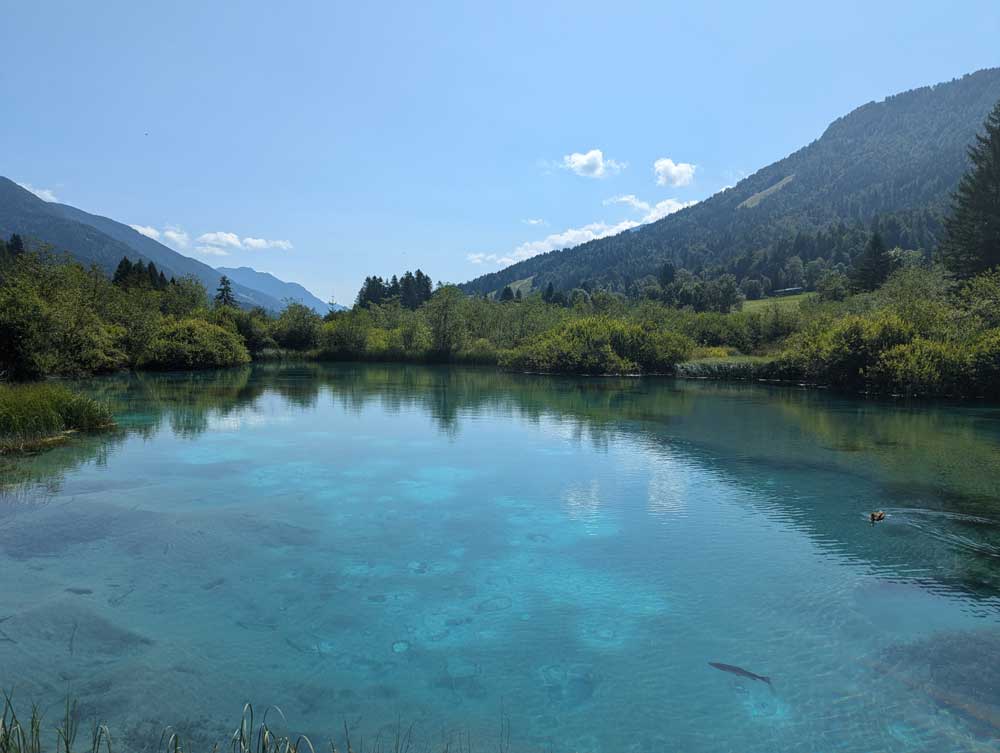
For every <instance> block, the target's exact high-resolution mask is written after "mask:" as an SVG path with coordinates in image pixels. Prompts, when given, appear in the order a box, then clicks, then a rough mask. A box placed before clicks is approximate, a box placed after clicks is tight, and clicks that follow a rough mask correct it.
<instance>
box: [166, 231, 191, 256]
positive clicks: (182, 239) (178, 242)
mask: <svg viewBox="0 0 1000 753" xmlns="http://www.w3.org/2000/svg"><path fill="white" fill-rule="evenodd" d="M163 240H164V242H165V243H166V244H167V245H168V246H173V247H174V248H176V249H177V250H179V251H182V250H184V249H186V248H187V247H188V246H190V245H191V236H189V235H188V234H187V233H186V232H184V231H183V230H182V229H181V228H179V227H177V226H176V225H167V226H166V227H165V228H164V229H163Z"/></svg>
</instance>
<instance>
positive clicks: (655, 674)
mask: <svg viewBox="0 0 1000 753" xmlns="http://www.w3.org/2000/svg"><path fill="white" fill-rule="evenodd" d="M82 386H83V387H84V389H86V391H88V392H89V393H90V394H93V395H95V396H97V397H99V398H101V399H103V400H107V401H109V402H110V403H111V404H112V406H113V407H114V410H115V412H116V415H117V417H118V421H119V424H120V430H118V431H116V432H115V433H113V434H111V435H104V436H87V437H80V438H77V439H75V440H74V441H72V442H71V443H69V444H67V445H64V446H62V447H58V448H56V449H54V450H52V451H50V452H47V453H44V454H41V455H37V456H33V457H29V458H20V459H10V458H8V459H5V460H3V461H2V465H0V473H2V478H3V487H2V496H0V578H2V592H0V686H2V687H5V688H8V689H9V688H12V687H13V688H14V689H15V693H16V697H18V698H20V700H21V701H22V702H24V703H28V702H30V701H32V700H36V701H38V702H39V703H40V704H41V706H42V708H43V709H45V710H46V711H47V713H48V715H49V716H50V717H52V721H53V723H54V718H55V716H57V715H58V710H59V708H60V706H61V705H62V704H63V703H64V699H65V697H66V696H67V695H71V696H73V697H75V698H77V699H79V702H80V711H81V715H82V717H83V719H84V720H89V719H91V718H93V717H98V718H100V719H102V720H107V721H108V722H109V723H110V724H111V727H112V731H113V734H115V736H116V738H115V741H116V746H117V749H119V750H121V749H123V748H129V749H143V748H156V747H157V743H158V741H159V739H160V734H161V732H162V730H163V728H164V727H165V726H166V725H173V726H174V728H175V729H177V730H179V731H180V732H181V733H182V734H183V735H185V736H186V737H188V738H190V739H191V740H193V741H195V742H196V743H198V744H199V745H200V746H202V747H201V748H200V749H204V750H208V747H207V745H205V744H207V743H209V742H215V741H219V742H221V743H222V744H223V746H224V745H225V744H226V740H227V737H226V735H227V733H228V732H230V731H231V730H232V729H234V728H235V726H236V725H237V723H238V720H239V715H240V711H241V709H242V707H243V704H244V702H246V701H252V702H253V703H254V704H255V705H256V707H257V709H258V710H259V711H262V710H263V709H264V708H265V707H266V706H267V705H268V704H275V705H277V706H279V707H280V708H281V710H282V711H283V713H284V716H285V718H286V719H287V724H288V728H289V729H290V730H291V731H294V732H296V733H298V732H303V733H306V734H308V735H310V736H312V739H313V740H314V741H316V742H318V744H317V749H320V748H321V747H322V748H327V749H328V746H327V745H326V744H325V741H327V740H328V739H330V737H331V735H333V736H334V737H335V738H336V740H337V744H338V747H340V746H341V745H342V744H343V733H342V730H343V725H344V723H345V722H346V723H347V725H349V727H350V728H351V729H352V730H354V733H353V734H354V735H355V745H356V746H357V741H358V739H359V738H360V736H361V735H362V734H364V735H365V737H366V739H367V740H369V741H371V740H373V739H374V736H375V735H376V734H377V732H378V730H379V729H382V728H384V727H385V725H394V724H396V723H397V722H401V723H402V724H403V725H404V726H409V725H410V724H412V725H413V730H414V735H415V736H416V737H417V739H418V740H419V741H420V742H421V744H423V743H434V744H438V743H441V742H442V741H445V740H449V739H450V740H452V742H453V746H452V749H453V750H454V749H456V743H455V741H457V740H458V739H459V736H461V738H462V739H467V737H466V736H468V737H470V738H471V739H472V741H473V744H474V745H475V746H477V749H481V750H496V749H497V745H496V742H497V737H498V735H499V731H500V729H501V728H502V727H503V726H505V725H506V724H509V726H510V737H511V740H512V745H511V750H514V751H539V752H541V751H549V750H551V751H554V752H555V753H570V752H574V751H575V752H578V753H588V752H589V753H611V752H615V753H619V752H623V751H629V752H631V751H644V752H647V751H648V752H649V753H665V752H666V751H684V752H685V753H691V752H695V751H724V750H725V751H762V752H763V751H768V752H771V751H779V750H780V751H803V752H806V751H809V752H814V751H831V750H837V751H845V752H854V751H858V752H861V751H945V750H947V751H966V750H967V751H977V750H993V749H995V748H994V747H993V746H995V745H996V744H997V743H998V741H1000V409H998V408H996V407H990V406H983V405H975V404H973V405H965V406H959V405H948V404H905V403H893V402H874V401H862V400H855V399H849V398H842V397H836V396H832V395H829V394H826V393H823V392H818V391H805V390H797V389H787V388H769V387H761V386H750V385H724V384H717V383H707V382H706V383H702V382H693V381H675V380H670V379H653V378H650V379H610V378H609V379H601V378H591V379H578V378H569V377H567V378H556V377H552V378H548V377H537V376H536V377H532V376H514V375H506V374H499V373H495V372H493V371H482V370H474V369H445V368H421V367H406V366H381V365H374V366H359V365H336V366H317V365H298V366H297V365H259V366H255V367H253V368H245V369H238V370H229V371H220V372H209V373H202V374H172V375H170V374H168V375H153V374H139V375H132V376H113V377H108V378H102V379H95V380H90V381H87V382H86V383H84V384H83V385H82ZM872 510H884V511H886V513H887V519H886V520H885V522H883V523H880V524H878V525H876V526H872V525H870V524H869V521H868V517H867V516H868V513H869V512H870V511H872ZM710 662H713V663H721V664H726V665H733V666H736V667H740V668H743V669H745V670H747V671H748V672H750V673H754V674H756V675H760V676H767V677H769V678H770V684H768V683H767V682H765V681H763V680H758V679H753V678H752V677H748V676H745V675H739V674H736V673H734V672H731V671H724V670H722V669H718V668H716V667H713V666H711V665H710ZM88 723H89V722H88ZM51 726H52V724H49V725H48V728H51ZM338 730H340V731H339V732H338ZM81 734H82V735H85V734H89V733H81Z"/></svg>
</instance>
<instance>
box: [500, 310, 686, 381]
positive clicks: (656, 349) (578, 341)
mask: <svg viewBox="0 0 1000 753" xmlns="http://www.w3.org/2000/svg"><path fill="white" fill-rule="evenodd" d="M693 347H694V344H693V343H692V342H691V341H690V340H689V339H688V338H686V337H684V336H682V335H678V334H676V333H672V332H665V331H662V330H660V331H657V330H652V329H647V328H644V327H642V326H641V325H639V324H635V323H630V322H624V321H621V320H617V319H609V318H607V317H600V316H594V317H586V318H582V319H577V320H575V321H571V322H569V323H568V324H565V325H563V326H561V327H558V328H556V329H554V330H550V331H549V332H546V333H544V334H542V335H539V336H537V337H535V338H533V339H531V340H529V341H528V342H527V343H525V344H524V345H522V346H520V347H518V348H515V349H514V350H512V351H509V352H506V353H504V354H503V355H502V356H501V358H500V365H501V366H504V367H506V368H512V369H519V370H523V371H541V372H553V373H570V374H634V373H637V372H639V371H644V372H647V373H669V372H672V371H673V369H674V367H675V366H676V365H677V363H678V362H679V361H682V360H684V359H685V358H686V357H687V356H688V355H689V354H690V353H691V350H692V349H693Z"/></svg>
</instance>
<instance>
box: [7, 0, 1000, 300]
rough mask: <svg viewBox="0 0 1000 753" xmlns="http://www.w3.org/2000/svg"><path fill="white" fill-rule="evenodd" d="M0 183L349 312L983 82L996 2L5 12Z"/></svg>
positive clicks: (997, 26) (181, 5) (707, 191)
mask: <svg viewBox="0 0 1000 753" xmlns="http://www.w3.org/2000/svg"><path fill="white" fill-rule="evenodd" d="M3 17H4V32H5V33H4V43H3V55H4V63H3V65H2V66H0V95H2V100H3V103H4V106H3V113H4V115H3V116H2V117H0V145H2V151H0V174H3V175H6V176H8V177H10V178H12V179H14V180H16V181H18V182H20V183H22V184H26V185H30V186H31V187H33V188H34V189H36V190H38V191H42V192H44V191H48V192H50V194H48V195H54V196H55V197H56V198H57V199H58V200H59V201H62V202H65V203H68V204H72V205H74V206H78V207H80V208H81V209H85V210H87V211H91V212H96V213H99V214H104V215H107V216H110V217H113V218H115V219H117V220H120V221H123V222H127V223H130V224H133V225H135V226H141V227H144V228H146V229H147V232H149V233H151V234H158V236H159V238H160V239H161V240H164V241H165V242H167V243H168V245H173V246H174V247H175V248H177V249H178V250H181V251H183V252H184V253H187V254H189V255H192V256H195V257H197V258H200V259H202V260H204V261H207V262H208V263H210V264H213V265H214V266H219V265H227V266H238V265H244V264H246V265H250V266H253V267H255V268H257V269H261V270H265V271H269V272H272V273H274V274H276V275H278V276H280V277H283V278H284V279H290V280H295V281H298V282H301V283H303V284H305V285H306V286H307V287H309V288H310V289H311V290H313V291H314V292H315V293H317V294H318V295H320V296H322V297H324V298H329V297H330V296H334V297H335V298H336V299H337V300H338V301H341V302H349V301H350V300H352V299H353V297H354V294H355V292H356V290H357V288H358V286H359V284H360V282H361V280H362V279H363V278H364V276H365V275H367V274H382V275H388V274H392V273H394V272H402V271H403V270H404V269H407V268H416V267H421V268H422V269H423V270H424V271H425V272H427V273H428V274H430V275H431V277H432V278H433V279H435V280H445V281H454V282H460V281H463V280H467V279H470V278H472V277H474V276H477V275H478V274H482V273H484V272H488V271H493V270H495V269H497V268H499V266H500V265H503V264H505V263H509V260H511V259H516V258H523V257H524V256H526V255H530V254H533V253H537V252H539V251H543V250H548V249H549V248H561V247H563V246H567V245H573V244H574V243H575V242H579V241H581V240H586V239H587V238H589V237H593V236H596V235H600V234H602V233H607V232H613V231H615V230H618V229H621V228H623V227H627V226H628V225H629V224H631V223H638V222H642V221H644V220H647V219H650V218H654V217H657V216H660V215H662V214H664V213H666V212H668V211H671V210H674V209H676V208H677V207H680V206H683V205H684V204H686V203H688V202H692V201H696V200H699V199H702V198H705V197H706V196H709V195H711V194H712V193H714V192H715V191H717V190H719V189H720V188H722V187H724V186H726V185H729V184H732V183H734V182H736V181H737V180H738V179H739V178H740V177H742V176H743V175H746V174H749V173H751V172H753V171H754V170H756V169H758V168H760V167H762V166H764V165H766V164H768V163H770V162H773V161H774V160H776V159H779V158H781V157H783V156H785V155H786V154H788V153H789V152H791V151H794V150H795V149H797V148H799V147H800V146H803V145H805V144H806V143H808V142H809V141H811V140H813V139H815V138H817V137H818V136H819V135H820V134H821V133H822V131H823V129H824V128H825V127H826V125H827V124H828V123H829V122H830V121H831V120H833V119H835V118H837V117H839V116H840V115H843V114H845V113H846V112H848V111H849V110H851V109H853V108H854V107H857V106H859V105H861V104H864V103H865V102H868V101H871V100H875V99H882V98H883V97H885V96H886V95H889V94H892V93H895V92H898V91H902V90H905V89H909V88H913V87H915V86H921V85H925V84H930V83H936V82H939V81H944V80H948V79H951V78H954V77H956V76H960V75H962V74H964V73H968V72H971V71H974V70H977V69H980V68H985V67H991V66H996V65H1000V47H998V44H997V40H998V39H1000V4H998V3H996V2H995V0H993V2H954V3H943V2H940V1H938V2H872V1H871V0H868V1H867V2H858V3H856V2H837V3H803V2H801V1H799V2H766V1H764V0H758V2H754V3H744V2H739V3H737V2H731V3H722V2H719V3H701V2H698V3H696V2H689V3H670V2H651V3H643V2H631V3H607V2H603V3H588V2H572V3H543V2H537V0H536V1H535V2H525V3H522V2H504V3H497V4H493V5H490V4H487V3H468V2H466V3H435V2H428V3H395V4H376V3H352V4H347V3H333V2H318V3H301V2H288V3H275V2H266V3H265V2H251V1H249V0H247V1H245V2H240V3H232V4H227V3H222V2H197V3H187V2H171V3H166V2H160V3H152V2H150V3H145V2H135V1H134V0H132V1H131V2H120V3H119V2H79V1H76V2H62V3H54V2H45V1H43V0H42V1H39V0H35V1H34V2H30V3H29V2H25V3H14V2H8V3H5V7H4V11H3Z"/></svg>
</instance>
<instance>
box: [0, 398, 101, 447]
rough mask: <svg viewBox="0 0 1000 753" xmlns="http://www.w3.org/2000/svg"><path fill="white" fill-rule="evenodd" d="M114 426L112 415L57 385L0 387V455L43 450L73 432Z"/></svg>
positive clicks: (92, 401) (98, 404)
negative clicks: (42, 448)
mask: <svg viewBox="0 0 1000 753" xmlns="http://www.w3.org/2000/svg"><path fill="white" fill-rule="evenodd" d="M113 425H114V419H113V418H112V416H111V411H110V410H109V409H108V407H107V406H106V405H103V404H101V403H99V402H97V401H96V400H92V399H91V398H89V397H84V396H83V395H79V394H77V393H75V392H73V391H72V390H71V389H69V388H68V387H65V386H63V385H60V384H51V383H41V384H22V385H5V384H0V452H19V451H25V450H31V449H37V448H39V447H43V446H45V445H46V444H49V443H52V442H54V441H58V440H59V438H61V437H63V436H65V435H66V434H67V433H68V432H72V431H95V430H98V429H105V428H109V427H111V426H113Z"/></svg>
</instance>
